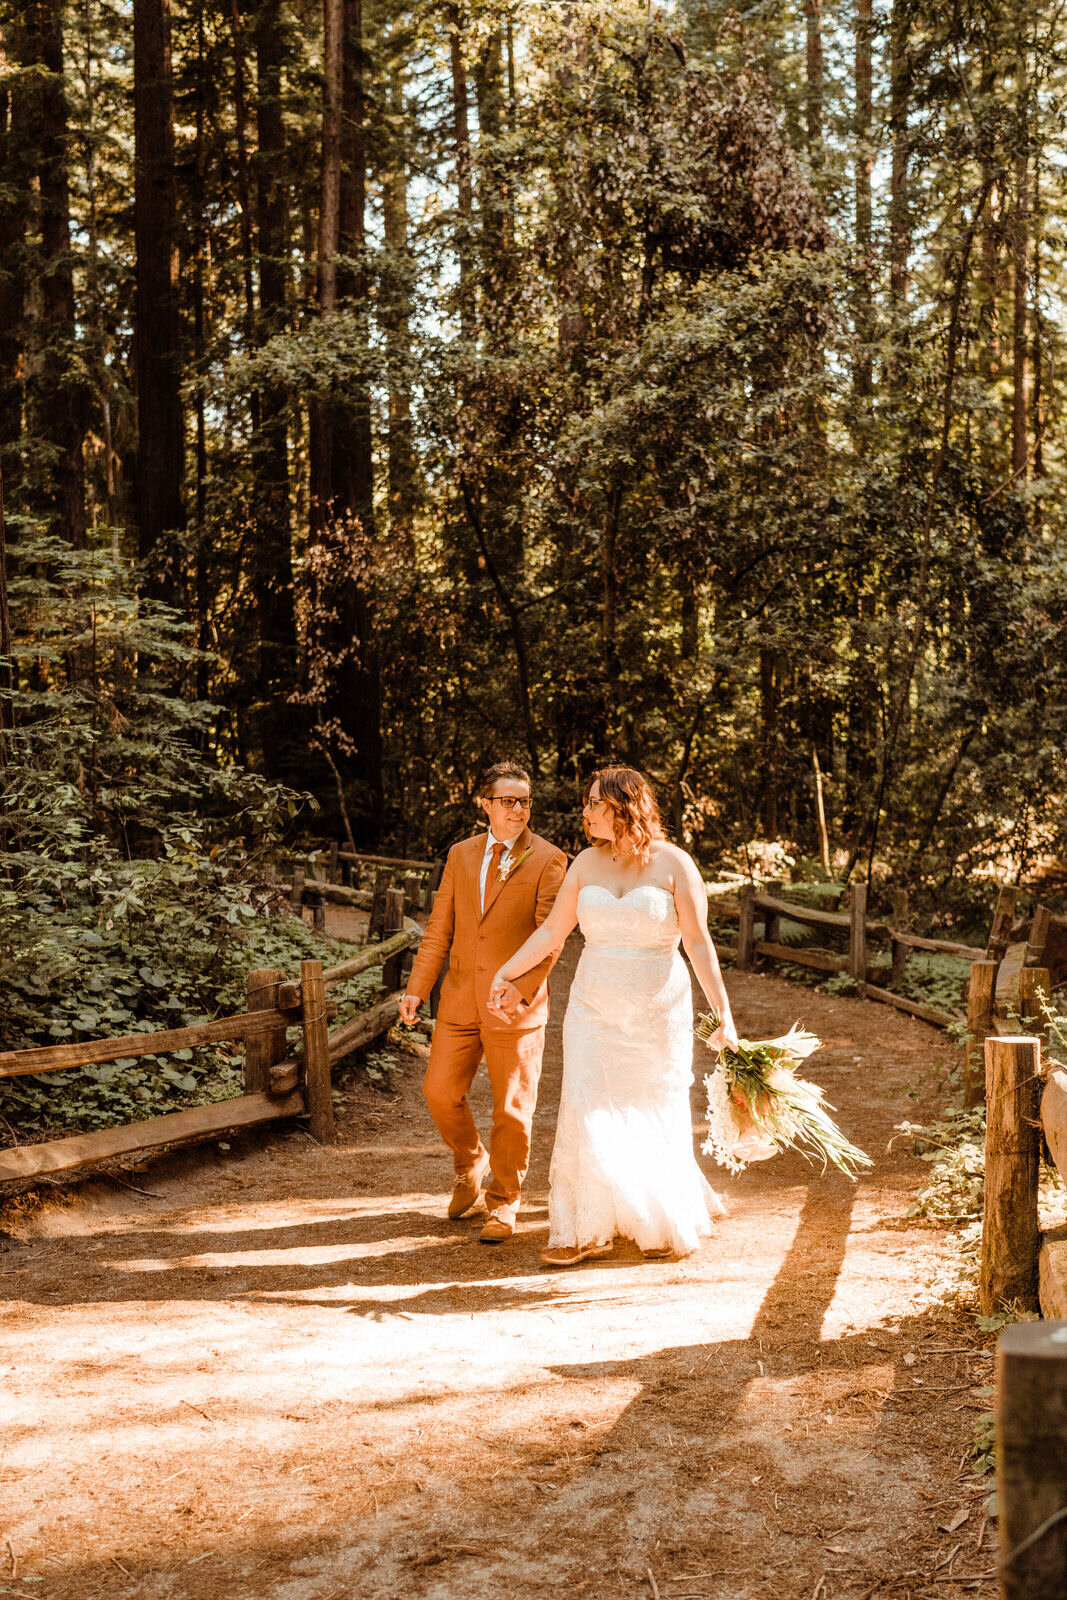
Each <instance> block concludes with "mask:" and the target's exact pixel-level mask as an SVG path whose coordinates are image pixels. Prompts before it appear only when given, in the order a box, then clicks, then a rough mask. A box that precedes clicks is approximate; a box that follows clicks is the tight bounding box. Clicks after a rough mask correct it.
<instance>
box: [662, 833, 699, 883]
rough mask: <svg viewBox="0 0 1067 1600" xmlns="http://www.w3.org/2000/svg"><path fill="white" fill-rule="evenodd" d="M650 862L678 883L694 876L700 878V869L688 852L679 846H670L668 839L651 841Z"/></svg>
mask: <svg viewBox="0 0 1067 1600" xmlns="http://www.w3.org/2000/svg"><path fill="white" fill-rule="evenodd" d="M652 860H653V861H655V862H657V863H658V864H659V865H660V866H661V867H663V868H665V869H666V870H667V871H668V872H669V873H670V874H671V875H672V876H673V877H674V878H676V879H678V880H679V881H681V880H684V879H686V878H692V877H693V876H694V875H695V876H696V877H699V876H700V869H699V867H698V866H697V864H696V862H695V861H694V860H693V858H692V856H691V855H690V854H689V851H688V850H683V849H682V848H681V846H680V845H677V844H672V843H671V841H670V840H669V839H654V840H653V842H652Z"/></svg>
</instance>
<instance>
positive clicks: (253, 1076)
mask: <svg viewBox="0 0 1067 1600" xmlns="http://www.w3.org/2000/svg"><path fill="white" fill-rule="evenodd" d="M280 979H281V973H280V972H279V971H278V968H277V967H257V968H256V969H255V970H254V971H253V972H250V973H249V974H248V1010H249V1011H273V1010H277V1009H278V989H279V980H280ZM284 1055H285V1029H284V1028H276V1029H274V1030H273V1031H272V1032H270V1033H254V1034H252V1035H251V1037H250V1038H247V1039H246V1040H245V1070H244V1080H245V1093H246V1094H262V1093H263V1092H264V1091H265V1090H266V1089H269V1088H270V1069H271V1066H272V1064H273V1063H274V1062H275V1061H280V1060H281V1059H282V1057H283V1056H284Z"/></svg>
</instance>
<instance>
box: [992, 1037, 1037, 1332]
mask: <svg viewBox="0 0 1067 1600" xmlns="http://www.w3.org/2000/svg"><path fill="white" fill-rule="evenodd" d="M985 1062H986V1134H985V1208H984V1212H983V1219H982V1266H981V1277H980V1281H979V1302H980V1307H981V1311H982V1313H983V1315H984V1316H993V1315H994V1314H995V1313H996V1312H998V1311H1000V1310H1001V1309H1002V1308H1003V1307H1004V1306H1005V1305H1006V1304H1008V1303H1009V1302H1017V1303H1018V1305H1019V1306H1020V1307H1021V1308H1022V1309H1023V1310H1024V1311H1036V1310H1037V1254H1038V1244H1039V1240H1038V1231H1037V1183H1038V1164H1039V1163H1038V1153H1039V1149H1040V1126H1039V1121H1038V1096H1039V1090H1040V1084H1039V1073H1040V1070H1041V1044H1040V1041H1039V1040H1038V1039H1035V1038H1031V1037H1025V1036H1022V1035H1019V1034H1015V1035H1012V1036H1009V1037H1006V1038H989V1039H987V1040H986V1046H985Z"/></svg>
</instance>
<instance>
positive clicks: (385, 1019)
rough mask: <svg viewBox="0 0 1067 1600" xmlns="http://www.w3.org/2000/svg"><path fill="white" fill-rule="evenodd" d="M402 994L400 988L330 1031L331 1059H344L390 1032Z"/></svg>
mask: <svg viewBox="0 0 1067 1600" xmlns="http://www.w3.org/2000/svg"><path fill="white" fill-rule="evenodd" d="M402 994H403V990H401V989H398V990H397V992H396V994H391V995H390V996H389V998H388V999H387V1000H381V1001H379V1002H378V1004H377V1005H374V1006H370V1007H369V1008H368V1009H367V1010H366V1011H361V1012H360V1014H359V1016H358V1017H353V1018H352V1019H351V1021H349V1022H345V1023H342V1025H341V1027H339V1028H333V1029H332V1030H331V1032H330V1060H331V1061H342V1060H343V1059H344V1057H345V1056H350V1055H351V1054H352V1052H353V1051H354V1050H362V1049H363V1047H364V1045H368V1044H371V1043H372V1042H373V1041H374V1040H375V1039H378V1038H380V1037H381V1035H382V1034H383V1033H388V1032H389V1029H390V1028H391V1027H392V1026H393V1023H394V1022H396V1020H397V1017H398V1015H399V1013H398V1010H397V1007H398V1006H399V1004H400V999H401V996H402Z"/></svg>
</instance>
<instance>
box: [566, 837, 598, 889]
mask: <svg viewBox="0 0 1067 1600" xmlns="http://www.w3.org/2000/svg"><path fill="white" fill-rule="evenodd" d="M599 855H600V851H599V850H597V849H595V848H594V847H593V845H591V844H590V845H586V847H585V849H584V850H579V852H578V854H577V855H576V856H575V858H574V860H573V861H572V862H571V871H572V872H573V873H574V876H575V877H576V878H578V879H579V880H580V881H582V882H584V880H585V877H586V875H587V874H588V871H589V868H590V867H591V866H592V865H593V863H594V861H596V860H597V858H598V856H599Z"/></svg>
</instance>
